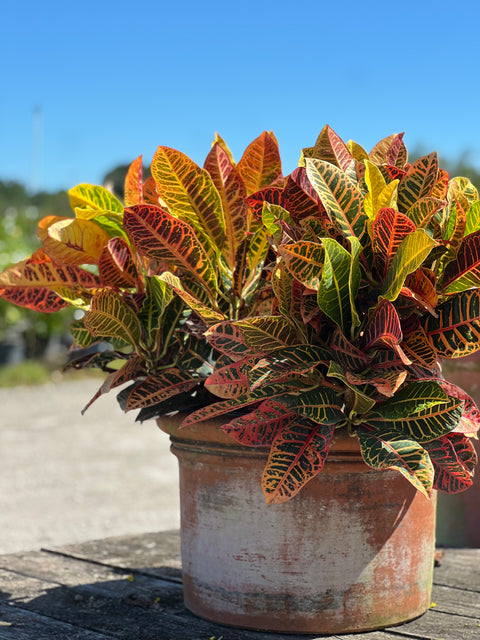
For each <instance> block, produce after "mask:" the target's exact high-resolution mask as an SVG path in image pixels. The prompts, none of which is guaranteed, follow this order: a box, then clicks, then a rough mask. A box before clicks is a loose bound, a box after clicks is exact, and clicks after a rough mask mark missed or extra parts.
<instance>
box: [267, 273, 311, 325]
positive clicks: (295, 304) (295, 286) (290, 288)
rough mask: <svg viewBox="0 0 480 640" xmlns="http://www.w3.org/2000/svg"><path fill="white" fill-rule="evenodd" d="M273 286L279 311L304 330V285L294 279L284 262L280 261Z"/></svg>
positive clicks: (274, 274) (273, 279)
mask: <svg viewBox="0 0 480 640" xmlns="http://www.w3.org/2000/svg"><path fill="white" fill-rule="evenodd" d="M272 288H273V291H274V293H275V296H276V299H277V303H278V310H279V312H280V313H281V314H282V316H285V317H286V318H289V319H290V320H291V321H292V322H293V323H294V324H295V326H296V327H297V328H298V329H299V331H303V329H304V327H303V319H302V300H303V286H302V285H301V284H300V282H298V280H295V279H294V277H293V276H292V274H291V273H290V272H289V271H288V270H287V268H286V266H285V263H284V262H280V263H279V265H278V267H277V268H276V269H275V271H274V273H273V276H272Z"/></svg>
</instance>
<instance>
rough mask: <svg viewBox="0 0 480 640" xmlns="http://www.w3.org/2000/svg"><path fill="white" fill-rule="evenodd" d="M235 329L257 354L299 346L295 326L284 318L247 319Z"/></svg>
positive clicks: (240, 322)
mask: <svg viewBox="0 0 480 640" xmlns="http://www.w3.org/2000/svg"><path fill="white" fill-rule="evenodd" d="M235 327H236V328H237V329H238V330H239V331H240V334H241V336H242V338H243V340H244V342H245V344H246V345H247V347H249V348H250V349H252V350H253V351H255V352H256V353H268V352H270V351H272V350H274V349H278V348H279V347H285V346H288V345H293V344H298V343H299V339H298V335H297V332H296V330H295V327H294V325H293V324H292V323H291V322H290V321H289V320H288V319H287V318H285V317H283V316H264V317H260V318H247V319H245V320H240V321H238V322H235Z"/></svg>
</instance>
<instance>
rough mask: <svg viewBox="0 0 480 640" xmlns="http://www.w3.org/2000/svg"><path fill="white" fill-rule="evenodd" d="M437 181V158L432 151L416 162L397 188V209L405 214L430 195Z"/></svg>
mask: <svg viewBox="0 0 480 640" xmlns="http://www.w3.org/2000/svg"><path fill="white" fill-rule="evenodd" d="M437 179H438V158H437V153H436V152H435V151H434V152H433V153H430V154H428V155H426V156H423V157H422V158H419V159H418V160H416V161H415V162H414V163H413V164H412V165H411V166H410V167H409V169H408V171H407V173H406V174H405V176H404V178H403V179H402V180H401V182H400V184H399V186H398V207H399V209H400V211H402V212H403V213H406V212H407V211H408V210H409V209H410V208H411V207H412V206H413V205H414V204H415V202H417V201H418V200H420V199H421V198H426V197H428V196H431V195H432V192H433V189H434V188H435V185H436V184H437Z"/></svg>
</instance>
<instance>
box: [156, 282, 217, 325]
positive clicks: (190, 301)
mask: <svg viewBox="0 0 480 640" xmlns="http://www.w3.org/2000/svg"><path fill="white" fill-rule="evenodd" d="M155 279H157V280H158V281H159V282H161V283H162V284H166V285H168V287H169V288H170V289H172V290H173V291H175V293H176V294H177V295H178V297H179V298H181V299H182V300H183V301H184V302H185V304H186V305H188V306H189V307H190V309H192V311H195V313H198V315H199V316H200V317H201V318H202V320H203V321H204V322H205V324H206V325H213V324H217V323H218V322H223V321H224V320H225V319H226V318H225V316H224V315H223V314H222V313H221V312H220V311H216V310H215V309H212V306H211V305H207V304H205V303H204V302H202V301H201V300H199V299H198V298H196V297H195V296H194V295H193V294H192V293H190V292H189V291H185V289H184V287H183V282H182V280H181V279H180V278H179V277H178V276H175V275H173V273H170V272H169V271H166V272H165V273H162V275H161V276H155Z"/></svg>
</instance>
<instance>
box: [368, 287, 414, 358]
mask: <svg viewBox="0 0 480 640" xmlns="http://www.w3.org/2000/svg"><path fill="white" fill-rule="evenodd" d="M402 338H403V334H402V328H401V326H400V318H399V317H398V313H397V311H396V309H395V307H394V306H393V304H392V303H391V302H389V301H388V300H385V299H381V300H380V302H379V303H378V305H377V306H376V307H375V309H374V311H373V313H372V314H371V316H370V317H369V319H368V322H367V324H366V326H365V330H364V333H363V337H362V346H363V349H364V350H365V351H368V350H370V349H375V348H377V349H378V348H385V347H386V348H387V349H392V350H393V351H395V352H396V353H397V354H398V356H399V357H400V359H401V360H402V362H403V363H404V364H407V365H408V364H411V361H410V360H409V359H408V358H407V357H406V356H405V354H404V353H403V350H402V348H401V346H400V344H401V342H402Z"/></svg>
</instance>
